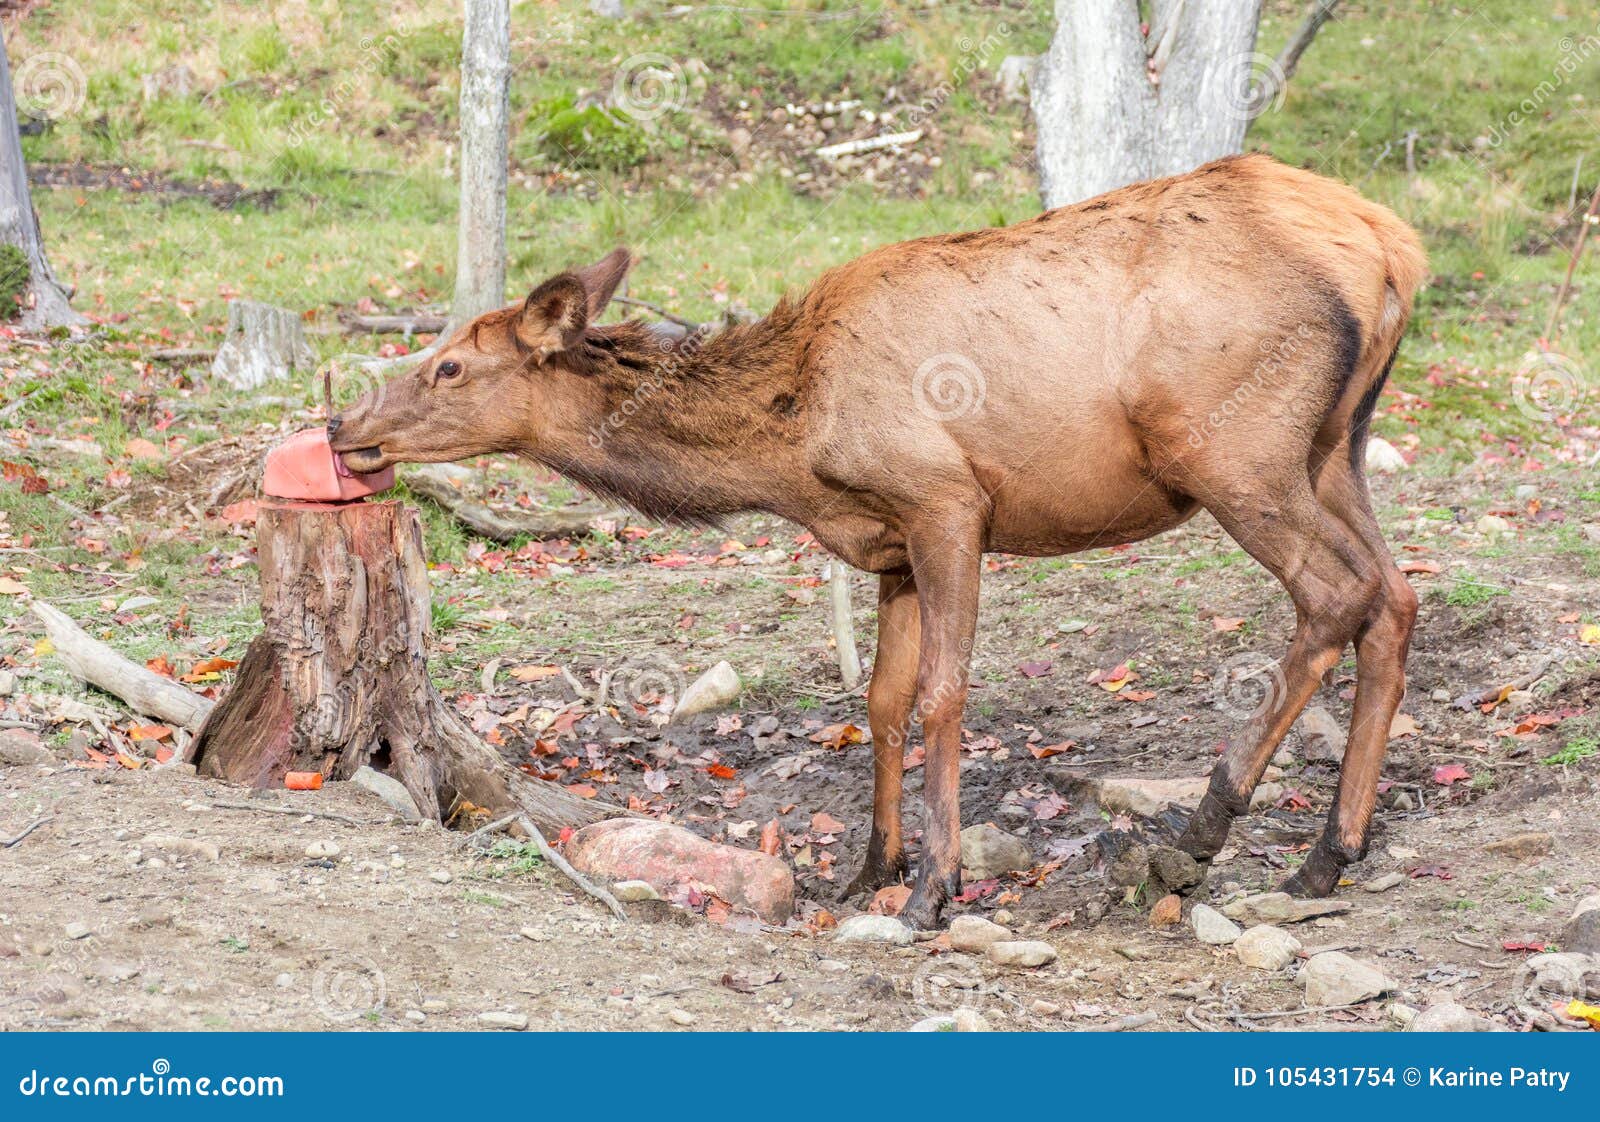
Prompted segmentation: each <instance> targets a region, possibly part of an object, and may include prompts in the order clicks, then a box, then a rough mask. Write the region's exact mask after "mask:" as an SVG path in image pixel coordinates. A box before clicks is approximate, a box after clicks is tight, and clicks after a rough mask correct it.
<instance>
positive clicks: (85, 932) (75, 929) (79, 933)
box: [66, 920, 94, 939]
mask: <svg viewBox="0 0 1600 1122" xmlns="http://www.w3.org/2000/svg"><path fill="white" fill-rule="evenodd" d="M66 932H67V938H69V939H87V938H88V937H89V936H90V935H92V934H94V929H93V928H91V927H90V926H89V925H88V924H87V923H83V922H82V921H80V920H73V921H72V922H71V923H69V924H67V926H66Z"/></svg>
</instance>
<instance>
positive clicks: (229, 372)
mask: <svg viewBox="0 0 1600 1122" xmlns="http://www.w3.org/2000/svg"><path fill="white" fill-rule="evenodd" d="M316 365H317V356H316V355H314V354H313V353H312V352H311V344H310V343H308V342H306V330H305V327H304V325H302V324H301V322H300V317H299V316H297V315H295V314H294V313H293V312H291V311H289V310H288V309H287V308H278V307H274V306H273V305H271V304H259V303H257V302H255V301H254V300H230V301H228V330H227V332H226V333H225V334H224V336H223V340H222V346H220V347H219V348H217V357H216V358H215V359H213V360H212V362H211V375H212V377H214V378H220V379H222V380H223V381H224V382H226V383H228V385H230V386H232V387H233V388H234V389H236V390H253V389H255V388H256V387H257V386H262V385H265V384H266V383H268V382H275V381H277V380H279V379H280V378H287V377H288V376H289V375H290V374H292V373H293V372H294V371H295V370H302V371H311V370H314V369H316Z"/></svg>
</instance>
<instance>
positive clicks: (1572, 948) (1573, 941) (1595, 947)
mask: <svg viewBox="0 0 1600 1122" xmlns="http://www.w3.org/2000/svg"><path fill="white" fill-rule="evenodd" d="M1561 949H1562V950H1564V951H1569V952H1571V953H1573V954H1588V955H1600V908H1590V909H1589V910H1588V911H1586V912H1579V913H1578V914H1577V915H1575V916H1573V917H1572V918H1571V919H1569V920H1568V921H1567V925H1566V926H1565V927H1564V928H1562V929H1561Z"/></svg>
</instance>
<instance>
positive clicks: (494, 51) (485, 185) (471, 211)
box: [450, 0, 511, 324]
mask: <svg viewBox="0 0 1600 1122" xmlns="http://www.w3.org/2000/svg"><path fill="white" fill-rule="evenodd" d="M510 90H511V7H510V3H509V0H466V26H465V30H464V31H463V32H462V36H461V202H460V221H459V224H458V231H457V235H456V293H455V303H454V306H453V307H452V309H451V316H450V318H451V320H452V322H453V323H456V324H462V323H466V322H467V321H468V320H471V319H474V318H476V317H477V316H481V315H482V314H483V313H484V312H489V311H493V310H494V309H495V308H499V307H502V306H503V305H504V304H505V302H506V165H507V163H508V162H509V161H510V145H511V131H510V116H511V101H510V97H511V94H510Z"/></svg>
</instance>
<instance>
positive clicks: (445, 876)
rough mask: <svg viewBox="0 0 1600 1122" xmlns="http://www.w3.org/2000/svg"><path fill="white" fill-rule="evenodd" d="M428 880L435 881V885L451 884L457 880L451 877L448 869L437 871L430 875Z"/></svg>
mask: <svg viewBox="0 0 1600 1122" xmlns="http://www.w3.org/2000/svg"><path fill="white" fill-rule="evenodd" d="M428 879H429V880H431V881H433V883H434V884H449V883H450V882H451V881H453V880H455V879H456V878H455V877H453V876H451V875H450V871H449V870H448V869H435V870H433V872H431V873H429V874H428Z"/></svg>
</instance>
